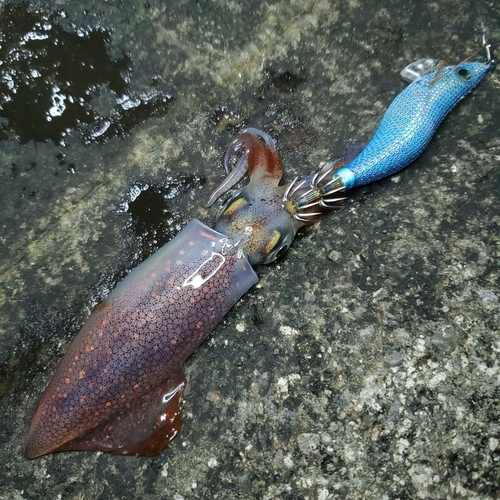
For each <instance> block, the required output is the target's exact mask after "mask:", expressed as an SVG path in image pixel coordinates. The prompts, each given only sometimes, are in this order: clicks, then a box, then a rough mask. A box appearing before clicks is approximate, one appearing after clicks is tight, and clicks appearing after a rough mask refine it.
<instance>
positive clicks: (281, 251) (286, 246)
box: [275, 245, 290, 259]
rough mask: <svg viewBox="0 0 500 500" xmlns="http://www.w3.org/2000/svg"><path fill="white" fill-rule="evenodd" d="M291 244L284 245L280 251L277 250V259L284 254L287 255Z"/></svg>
mask: <svg viewBox="0 0 500 500" xmlns="http://www.w3.org/2000/svg"><path fill="white" fill-rule="evenodd" d="M289 248H290V245H282V246H281V247H280V248H279V249H278V251H277V252H276V257H275V258H276V259H279V258H280V257H281V256H282V255H285V254H286V253H287V252H288V249H289Z"/></svg>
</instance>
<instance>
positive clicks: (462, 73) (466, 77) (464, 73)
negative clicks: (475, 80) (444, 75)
mask: <svg viewBox="0 0 500 500" xmlns="http://www.w3.org/2000/svg"><path fill="white" fill-rule="evenodd" d="M457 75H458V76H459V77H460V78H461V79H462V80H463V81H464V82H470V81H471V80H472V73H471V72H470V71H469V70H468V69H465V68H460V69H459V70H458V71H457Z"/></svg>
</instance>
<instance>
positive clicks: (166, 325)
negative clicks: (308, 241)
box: [25, 61, 493, 459]
mask: <svg viewBox="0 0 500 500" xmlns="http://www.w3.org/2000/svg"><path fill="white" fill-rule="evenodd" d="M492 67H493V62H492V61H488V62H487V63H486V64H484V63H480V62H474V63H461V64H459V65H458V66H456V67H451V66H449V67H446V68H442V69H440V70H438V71H437V74H436V72H434V73H432V74H429V75H426V76H423V77H421V78H420V79H418V80H416V81H415V82H413V83H412V84H411V85H409V86H408V87H407V88H406V89H405V90H404V91H403V92H402V93H401V94H400V95H399V96H397V97H396V99H395V100H394V101H393V103H392V104H391V106H390V107H389V108H388V110H387V113H386V114H385V116H384V118H383V120H382V122H381V124H380V126H379V127H378V129H377V131H376V133H375V135H374V137H373V138H372V140H371V141H370V142H369V143H368V145H367V146H366V148H365V149H364V150H363V151H362V152H361V153H360V154H359V155H358V156H357V157H356V158H354V159H353V160H352V161H349V160H347V159H343V158H342V159H339V160H336V161H335V162H331V163H329V164H327V165H326V166H325V167H323V168H322V169H320V170H319V171H318V172H313V173H312V174H309V175H307V176H305V177H304V178H303V179H300V180H295V181H293V182H292V183H290V184H289V185H282V186H280V180H281V176H282V167H281V162H280V159H279V157H278V154H277V152H276V149H275V146H274V141H273V140H272V139H271V137H270V136H268V135H267V134H266V133H265V132H262V131H260V130H257V129H252V128H249V129H246V130H244V131H243V132H242V133H241V134H240V135H239V136H238V137H236V139H235V140H233V142H232V143H231V144H230V145H229V147H228V150H227V153H226V158H225V165H226V170H227V167H228V165H229V163H230V160H231V159H232V157H233V156H235V157H236V166H235V167H234V169H233V170H232V171H231V172H230V173H229V174H228V176H227V178H226V179H225V180H224V181H223V183H222V184H221V186H220V187H219V188H217V189H216V190H215V191H214V193H213V195H212V197H211V198H210V202H209V204H212V203H213V202H214V201H215V200H216V199H217V198H219V197H220V196H221V195H222V194H224V193H225V192H227V191H228V190H229V189H231V188H232V187H233V185H234V184H235V183H236V182H238V181H239V180H240V179H241V178H242V177H243V176H244V175H246V174H248V176H249V179H250V180H249V183H248V184H247V185H246V186H244V187H243V188H241V189H239V190H238V191H236V192H235V193H234V194H233V195H232V196H231V197H230V199H229V200H228V201H227V202H226V203H225V204H224V205H223V206H222V208H221V209H220V211H219V214H218V216H217V221H216V225H215V229H211V228H209V227H208V226H206V225H205V224H203V223H202V222H200V221H198V220H196V219H193V220H192V221H191V222H189V223H188V225H187V226H186V227H185V228H184V229H183V230H182V231H181V232H180V233H179V234H178V235H177V236H176V237H175V238H173V239H172V240H171V241H170V242H169V243H167V244H166V245H165V246H163V247H162V248H161V249H159V250H158V251H157V252H156V253H155V254H153V255H152V256H151V257H149V258H148V259H146V260H145V261H144V262H143V263H142V264H140V265H139V266H138V267H137V268H135V269H134V270H133V271H132V272H131V273H130V274H129V275H128V276H127V277H126V278H125V279H124V280H123V281H122V282H121V283H120V284H119V285H118V286H117V287H116V288H115V289H114V290H113V291H112V292H111V293H110V294H109V296H108V297H107V298H106V299H104V300H103V301H102V302H101V304H99V305H98V306H97V307H96V309H95V310H94V311H93V312H92V314H91V316H90V317H89V319H88V320H87V321H86V322H85V324H84V325H83V327H82V329H81V330H80V332H79V333H78V334H77V336H76V337H75V339H74V340H73V341H72V343H71V344H70V346H69V348H68V350H67V352H66V353H65V355H64V356H63V358H62V359H61V361H60V362H59V364H58V366H57V368H56V370H55V373H54V374H53V376H52V379H51V380H50V382H49V384H48V386H47V388H46V389H45V391H44V392H43V394H42V396H41V398H40V400H39V401H38V404H37V406H36V409H35V412H34V414H33V417H32V421H31V426H30V429H29V433H28V437H27V441H26V447H25V455H26V457H27V458H30V459H33V458H36V457H39V456H41V455H45V454H48V453H54V452H61V451H75V450H85V451H102V452H106V453H114V454H123V455H136V454H137V455H142V456H156V455H158V454H159V453H161V452H162V451H163V450H164V449H165V448H166V447H167V445H168V443H169V442H170V441H171V440H172V439H173V438H174V437H175V436H176V435H177V434H178V433H179V431H180V426H181V404H182V398H183V394H184V388H185V385H186V377H185V375H184V369H183V364H184V362H185V361H186V359H187V358H188V357H189V356H190V355H191V354H192V353H193V352H194V351H196V349H197V348H198V347H199V346H200V344H201V343H202V342H203V341H204V340H205V339H206V338H207V336H208V335H209V334H210V333H211V332H212V331H213V329H214V328H215V327H216V325H217V324H218V323H219V322H220V321H221V320H222V318H223V317H224V316H225V315H226V314H227V312H228V311H229V310H230V309H231V307H232V306H233V305H234V304H236V302H237V301H238V300H239V299H240V298H241V296H242V295H243V294H245V293H246V291H248V290H249V289H250V288H251V287H252V286H253V285H254V284H255V283H257V281H258V276H257V274H256V273H255V271H254V270H253V266H258V265H262V264H269V263H271V262H273V261H274V260H276V258H278V257H279V256H281V255H282V254H283V253H285V252H286V251H287V250H288V248H289V246H290V245H291V243H292V241H293V239H294V237H295V234H296V233H297V231H298V230H299V229H300V228H301V227H302V226H305V225H309V224H313V223H315V222H317V221H318V220H321V219H322V218H324V217H327V216H328V215H330V214H331V213H333V212H334V209H335V208H336V207H338V206H339V205H340V204H341V203H342V201H343V199H344V198H342V197H340V198H339V197H337V196H338V194H336V193H337V192H338V191H345V190H348V189H350V188H352V187H355V186H358V185H362V184H365V183H368V182H373V181H376V180H378V179H381V178H383V177H386V176H388V175H391V174H393V173H395V172H397V171H399V170H401V169H402V168H404V167H406V166H407V165H408V164H409V163H411V162H412V161H413V160H415V159H416V157H417V156H418V155H420V154H421V153H422V151H423V150H424V148H425V147H426V145H427V144H428V142H429V141H430V139H431V137H432V135H433V134H434V132H435V130H436V129H437V127H438V125H439V124H440V123H441V121H442V120H443V119H444V117H445V116H446V115H447V114H448V113H449V112H450V111H451V109H452V108H453V107H454V106H455V104H456V103H457V102H458V101H460V99H461V98H463V97H464V96H465V95H466V94H468V93H469V92H470V91H471V90H472V89H473V88H474V87H475V86H476V85H477V84H478V83H479V82H480V81H481V79H482V78H483V77H484V75H485V74H486V73H487V71H488V70H489V69H491V68H492Z"/></svg>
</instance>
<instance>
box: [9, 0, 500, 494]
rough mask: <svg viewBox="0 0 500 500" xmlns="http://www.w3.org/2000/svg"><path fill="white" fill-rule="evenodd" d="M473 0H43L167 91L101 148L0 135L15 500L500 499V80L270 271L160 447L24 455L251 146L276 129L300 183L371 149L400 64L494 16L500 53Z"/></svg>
mask: <svg viewBox="0 0 500 500" xmlns="http://www.w3.org/2000/svg"><path fill="white" fill-rule="evenodd" d="M471 5H472V4H471V3H470V2H465V1H463V0H443V1H440V2H437V3H429V4H423V3H422V2H417V1H410V2H402V1H394V2H386V4H385V5H384V6H383V7H382V6H379V5H378V4H377V3H373V2H362V1H359V0H350V1H348V2H334V1H327V0H319V1H316V0H309V1H307V0H306V1H304V0H292V1H288V0H287V1H285V0H282V1H276V2H269V1H262V2H261V1H259V0H252V1H248V0H238V1H235V0H228V1H206V0H200V1H194V0H175V1H171V2H161V1H157V0H148V1H147V2H146V0H144V1H143V2H127V1H123V2H118V1H109V2H105V3H103V2H93V1H89V2H87V5H86V7H85V9H84V8H83V7H82V5H81V4H80V3H79V2H68V1H65V0H59V1H57V2H49V1H48V2H41V1H40V2H38V3H37V2H34V3H33V5H32V8H35V7H36V8H37V9H38V11H39V12H53V13H56V14H55V16H56V17H55V21H54V22H60V23H61V25H62V26H64V27H65V29H67V30H78V29H79V28H81V29H84V28H85V29H86V28H87V27H96V26H101V27H103V28H104V29H106V30H108V31H109V40H108V42H107V44H108V45H107V50H108V52H109V54H110V57H112V58H114V59H118V58H120V57H122V56H123V54H124V53H125V54H126V55H127V56H128V58H129V59H130V72H129V75H128V79H129V81H130V86H131V88H132V89H133V90H134V91H135V92H148V91H150V90H151V89H152V88H156V89H160V90H161V91H162V92H165V93H169V94H170V95H171V96H172V98H173V99H172V103H171V105H170V107H169V109H168V111H167V112H166V113H165V114H163V115H162V116H153V117H151V118H149V119H146V120H145V121H144V122H143V123H142V124H139V125H137V126H135V127H134V128H132V129H131V130H130V131H129V132H127V133H126V134H122V136H121V137H116V138H111V139H109V140H108V141H106V142H105V143H104V144H99V143H90V144H88V143H87V144H84V143H83V142H82V139H81V136H80V133H79V132H78V131H76V130H71V131H69V132H68V134H67V136H66V138H65V140H64V144H54V143H53V142H37V143H36V144H35V143H34V142H33V141H31V142H28V143H27V144H24V145H23V144H20V143H19V142H18V141H16V140H15V138H14V137H12V135H10V136H8V137H3V140H2V142H1V143H0V158H1V161H0V176H1V179H2V182H1V183H0V199H1V200H2V202H1V204H0V215H1V217H0V228H1V230H0V241H1V243H2V246H1V247H0V255H1V256H2V258H1V263H0V269H1V270H0V346H1V347H0V397H1V400H2V405H1V406H2V412H1V416H0V418H1V420H0V442H1V446H0V456H1V460H0V462H1V463H2V472H1V474H0V498H1V499H5V500H7V499H9V500H12V499H16V500H18V499H39V498H53V499H65V498H68V499H69V498H71V499H73V498H75V499H102V500H104V499H121V498H123V499H128V498H141V499H143V500H148V499H153V498H154V499H159V498H161V499H168V500H170V499H172V500H182V499H186V500H187V499H195V498H199V499H207V498H217V499H235V498H238V499H254V498H259V499H274V498H277V499H287V500H292V499H293V500H299V499H317V500H327V499H340V498H342V499H343V498H346V499H359V498H366V499H388V500H389V499H410V498H434V499H438V498H439V499H441V498H442V499H445V498H449V499H452V498H453V499H454V498H467V499H485V498H497V497H498V496H499V495H500V487H499V484H500V464H499V460H500V423H499V418H498V417H499V414H500V390H499V386H500V339H499V332H500V318H499V312H500V304H499V300H500V286H499V285H500V283H499V272H500V269H499V260H500V247H499V243H500V240H499V226H500V209H499V203H498V193H499V192H500V167H499V164H500V113H499V110H500V81H499V76H498V75H499V73H498V71H496V72H495V71H494V72H491V73H490V74H489V75H488V76H487V77H486V79H485V81H483V82H482V83H481V84H480V85H479V87H478V88H477V89H476V90H475V91H474V92H473V94H472V95H471V96H470V97H467V98H466V99H464V101H463V102H462V103H460V104H459V105H458V107H457V108H456V109H455V110H454V111H453V112H452V113H451V115H450V116H449V117H448V118H447V120H446V121H445V122H444V124H443V125H442V126H441V128H440V129H439V131H438V133H437V134H436V136H435V138H434V139H433V141H432V142H431V144H430V146H429V147H428V149H427V150H426V151H425V153H424V154H423V155H422V157H421V158H420V159H419V160H418V161H417V162H415V164H413V165H412V166H411V167H409V168H408V169H407V170H406V171H404V172H402V173H401V174H400V175H398V176H396V177H392V178H390V179H387V180H384V181H381V182H379V183H376V184H374V185H372V186H369V187H366V188H364V189H361V190H358V191H356V192H355V193H353V197H352V202H351V203H349V205H348V206H347V208H345V209H344V210H343V211H341V212H340V213H338V214H336V215H334V216H332V217H331V218H330V219H328V220H325V221H323V222H322V223H321V224H319V225H317V226H315V227H312V228H311V229H308V230H306V231H304V232H303V233H302V236H301V237H299V238H298V240H297V241H296V242H295V243H294V245H293V246H292V248H291V250H290V251H289V252H288V254H287V255H286V257H285V258H283V259H282V260H281V261H280V262H279V263H278V264H276V265H273V266H270V267H269V268H266V269H261V270H259V272H260V276H261V281H260V282H259V284H258V285H257V286H256V287H255V288H254V289H253V290H251V291H250V293H248V294H247V295H246V296H245V297H244V298H243V299H242V300H241V302H240V303H239V304H238V305H237V306H236V307H235V308H234V309H233V310H232V311H231V312H230V314H229V315H228V316H227V317H226V319H225V320H224V321H223V323H221V324H220V325H219V327H218V328H217V330H216V332H214V335H213V337H211V339H210V340H209V341H208V342H206V343H205V344H204V345H203V346H202V347H201V348H200V350H199V351H198V352H197V353H196V354H195V355H194V356H192V358H191V359H190V360H189V361H188V363H187V373H188V385H187V389H186V400H185V404H184V409H183V412H184V424H183V428H182V430H181V434H180V435H179V437H178V438H176V439H175V440H174V441H173V442H172V443H171V445H170V446H169V448H168V449H167V450H166V451H165V452H164V453H163V454H161V455H160V456H159V457H158V458H156V459H144V458H130V457H129V458H124V457H115V456H106V455H103V454H96V453H65V454H57V455H50V456H47V457H43V458H40V459H37V460H34V461H27V460H26V459H24V458H23V446H24V439H25V436H26V432H27V428H28V425H29V418H30V412H31V411H32V408H33V406H34V405H35V403H36V400H37V398H38V397H39V395H40V394H41V392H42V390H43V389H44V387H45V385H46V383H47V380H48V378H49V377H50V374H51V371H52V370H53V368H54V366H55V364H56V363H57V360H58V359H59V358H60V356H61V355H62V353H63V352H64V350H65V348H66V346H67V344H68V342H69V341H70V340H71V338H72V337H73V336H74V334H75V333H76V331H77V330H78V328H79V326H80V325H81V324H82V323H83V321H84V320H85V318H86V317H87V316H88V314H89V313H90V310H91V309H92V307H93V306H95V304H96V303H97V302H98V301H99V299H100V298H102V297H103V296H105V295H106V294H107V293H108V292H109V290H110V289H111V288H112V287H113V286H114V284H116V282H117V281H118V280H119V279H120V278H121V277H122V276H123V275H124V274H125V273H126V272H127V271H128V270H129V269H131V268H132V267H133V266H134V265H136V264H137V263H138V262H140V261H141V260H143V259H144V258H145V257H147V255H149V253H151V251H154V249H155V248H156V247H157V246H158V245H159V244H160V242H161V241H162V238H164V237H167V236H168V235H170V234H173V233H175V232H176V231H178V229H179V228H180V227H182V226H183V225H184V224H185V223H186V222H187V221H189V220H190V219H191V218H193V217H197V218H199V219H201V220H203V221H204V222H207V223H209V224H210V223H211V222H212V221H213V219H214V215H215V210H207V209H205V208H204V203H205V201H206V200H207V199H208V196H209V193H210V191H211V189H212V188H213V187H214V186H215V185H216V184H217V182H218V181H219V180H220V178H221V176H222V167H221V159H222V154H223V151H224V148H225V145H226V144H227V143H228V142H229V141H230V140H231V139H232V138H233V137H234V135H235V134H237V132H238V130H239V129H240V128H241V127H242V126H244V125H251V126H255V127H260V128H263V129H265V130H266V131H268V132H269V133H270V134H271V135H272V136H273V137H275V138H276V139H277V144H278V150H279V153H280V155H281V157H282V159H283V164H284V168H285V172H286V177H287V179H288V180H291V179H292V178H293V177H294V176H295V175H299V174H300V175H303V174H305V173H307V172H309V171H311V170H315V169H317V168H318V166H319V165H320V163H321V162H324V161H327V160H329V159H331V158H335V157H338V156H341V155H343V154H344V151H345V147H346V145H347V143H349V142H363V141H366V140H367V139H368V138H369V137H370V135H371V134H372V133H373V131H374V130H375V127H376V126H377V123H378V122H379V120H380V118H381V116H382V115H383V113H384V111H385V109H386V108H387V106H388V104H389V103H390V101H391V100H392V98H393V97H394V96H395V95H397V94H398V92H400V91H401V90H402V89H403V88H404V83H403V82H402V81H401V80H400V78H399V75H398V72H399V70H400V69H401V68H402V67H404V66H405V65H406V64H408V62H410V61H413V60H416V59H419V58H421V57H438V58H439V57H441V58H443V57H445V56H446V54H447V53H448V51H449V50H450V48H451V47H452V46H453V45H454V43H455V42H456V45H455V49H454V51H453V54H452V55H451V56H450V57H451V59H452V60H453V61H456V62H458V61H459V60H461V59H463V58H465V57H466V56H468V55H469V54H472V53H473V52H475V51H476V50H477V49H478V48H479V47H480V36H479V31H478V28H479V25H480V21H481V20H482V21H484V22H485V24H486V26H487V27H488V28H489V35H488V36H489V38H490V41H491V42H492V43H493V44H494V46H496V47H498V46H499V42H500V31H499V30H500V24H499V23H500V5H499V4H498V2H480V4H479V5H478V6H474V8H472V10H471ZM474 5H475V4H474ZM5 8H6V5H5V4H4V3H3V2H2V3H1V4H0V10H2V9H5ZM97 94H98V95H97ZM95 99H96V103H95V106H96V107H99V106H100V109H104V108H106V106H107V104H109V102H111V101H113V99H114V96H113V93H112V91H111V90H109V89H108V90H106V89H101V90H100V93H98V92H96V98H95ZM99 99H100V101H99ZM106 99H107V101H106ZM108 101H109V102H108ZM152 114H154V113H152ZM54 119H55V118H54ZM146 186H149V187H148V189H146ZM155 193H156V195H155ZM139 195H140V196H142V197H143V198H144V199H143V204H142V205H141V206H140V207H136V210H133V209H132V208H133V205H132V204H133V202H134V200H136V199H137V196H139ZM148 202H151V209H150V210H149V209H148ZM153 202H155V203H153ZM155 210H156V212H154V211H155Z"/></svg>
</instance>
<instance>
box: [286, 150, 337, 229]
mask: <svg viewBox="0 0 500 500" xmlns="http://www.w3.org/2000/svg"><path fill="white" fill-rule="evenodd" d="M343 163H344V160H343V159H340V160H334V161H332V162H328V163H325V165H323V167H321V168H320V169H319V170H318V171H317V172H313V173H312V174H309V175H307V176H306V177H303V178H302V179H300V180H298V178H295V179H294V180H293V182H292V183H291V184H290V186H288V188H287V190H286V191H285V194H284V195H283V203H284V206H285V208H286V209H287V210H288V212H290V214H291V215H292V217H293V218H294V219H295V220H297V221H299V222H304V223H306V224H307V223H310V224H312V223H314V222H316V221H317V220H319V219H321V218H322V217H323V216H324V215H325V211H327V210H332V209H334V208H340V207H339V205H338V203H341V202H342V201H344V200H346V199H347V198H345V197H340V198H339V197H337V196H333V195H335V193H338V192H339V191H342V190H343V189H344V185H343V183H342V181H341V180H340V178H339V177H337V176H335V175H334V176H333V177H332V174H334V173H335V172H336V171H337V170H338V169H339V168H340V167H341V166H342V165H343ZM311 210H315V211H311ZM317 210H319V211H317Z"/></svg>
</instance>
